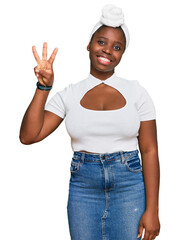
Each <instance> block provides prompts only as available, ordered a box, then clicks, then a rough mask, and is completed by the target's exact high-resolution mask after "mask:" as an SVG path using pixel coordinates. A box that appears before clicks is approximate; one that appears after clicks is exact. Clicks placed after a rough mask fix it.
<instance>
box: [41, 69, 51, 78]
mask: <svg viewBox="0 0 180 240" xmlns="http://www.w3.org/2000/svg"><path fill="white" fill-rule="evenodd" d="M39 74H40V75H41V76H43V77H45V78H47V79H48V78H49V76H50V74H49V73H48V72H47V71H45V70H42V69H39Z"/></svg>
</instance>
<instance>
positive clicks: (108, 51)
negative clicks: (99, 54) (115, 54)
mask: <svg viewBox="0 0 180 240" xmlns="http://www.w3.org/2000/svg"><path fill="white" fill-rule="evenodd" d="M102 51H103V52H104V53H106V54H108V55H110V54H111V50H110V49H109V48H108V47H106V48H104V49H103V50H102Z"/></svg>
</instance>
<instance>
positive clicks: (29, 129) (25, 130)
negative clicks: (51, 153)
mask: <svg viewBox="0 0 180 240" xmlns="http://www.w3.org/2000/svg"><path fill="white" fill-rule="evenodd" d="M57 50H58V49H57V48H55V49H54V51H53V53H52V54H51V56H50V58H49V60H47V43H46V42H45V43H44V44H43V53H42V60H40V57H39V55H38V54H37V51H36V48H35V46H33V47H32V51H33V54H34V57H35V59H36V61H37V63H38V66H37V67H35V68H34V70H35V74H36V77H37V78H38V81H39V82H40V83H41V84H42V85H45V86H51V85H53V82H54V72H53V69H52V64H53V62H54V59H55V56H56V54H57ZM48 94H49V91H43V90H39V89H36V91H35V94H34V97H33V99H32V101H31V103H30V105H29V107H28V109H27V110H26V112H25V115H24V118H23V120H22V124H21V129H20V135H19V138H20V141H21V142H22V143H23V144H31V143H34V142H38V141H41V140H42V139H44V138H45V137H47V136H48V135H49V134H50V133H52V132H53V131H54V130H55V129H56V128H57V127H58V126H59V124H60V123H61V122H62V121H63V118H60V117H59V116H57V115H56V114H54V113H51V112H49V111H45V110H44V107H45V103H46V100H47V97H48Z"/></svg>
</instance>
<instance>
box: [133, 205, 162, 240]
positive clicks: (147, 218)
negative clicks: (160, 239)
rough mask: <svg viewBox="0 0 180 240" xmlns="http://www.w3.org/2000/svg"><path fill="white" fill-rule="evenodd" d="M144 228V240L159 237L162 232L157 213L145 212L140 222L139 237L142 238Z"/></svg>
mask: <svg viewBox="0 0 180 240" xmlns="http://www.w3.org/2000/svg"><path fill="white" fill-rule="evenodd" d="M143 228H145V234H144V238H143V239H142V240H152V239H155V238H156V236H158V235H159V232H160V222H159V217H158V214H157V213H154V212H153V211H147V210H146V211H145V212H144V214H143V215H142V217H141V220H140V221H139V229H138V236H137V237H140V236H141V235H142V233H143Z"/></svg>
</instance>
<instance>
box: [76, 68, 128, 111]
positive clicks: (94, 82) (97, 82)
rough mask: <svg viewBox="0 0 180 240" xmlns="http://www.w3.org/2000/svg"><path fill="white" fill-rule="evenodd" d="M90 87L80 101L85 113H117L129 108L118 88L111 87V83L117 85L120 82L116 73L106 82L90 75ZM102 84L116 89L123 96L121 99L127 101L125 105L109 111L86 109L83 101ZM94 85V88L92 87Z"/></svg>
mask: <svg viewBox="0 0 180 240" xmlns="http://www.w3.org/2000/svg"><path fill="white" fill-rule="evenodd" d="M87 80H88V86H90V88H89V89H88V90H87V91H86V93H85V94H83V96H82V98H81V99H80V101H79V105H80V107H81V108H82V109H83V110H85V111H89V112H90V111H91V112H117V111H122V110H124V109H125V108H126V107H127V104H128V101H127V99H126V98H125V97H124V96H123V94H122V93H121V92H120V91H119V90H118V89H117V88H116V87H114V86H113V85H111V82H112V83H116V81H118V78H117V76H116V74H115V73H113V75H111V76H110V77H109V78H107V79H105V80H101V79H98V78H96V77H94V76H93V75H92V74H89V77H88V79H87ZM101 84H106V85H107V86H109V87H110V88H114V89H115V90H116V91H117V92H119V94H120V95H121V99H123V100H124V101H125V104H124V105H123V106H122V107H120V108H115V109H107V110H99V109H97V110H96V109H90V108H86V107H84V106H82V105H81V101H82V99H83V98H84V97H85V95H86V94H87V93H88V92H89V91H91V90H93V89H94V88H96V87H98V86H99V85H101ZM91 85H92V87H91Z"/></svg>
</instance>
